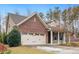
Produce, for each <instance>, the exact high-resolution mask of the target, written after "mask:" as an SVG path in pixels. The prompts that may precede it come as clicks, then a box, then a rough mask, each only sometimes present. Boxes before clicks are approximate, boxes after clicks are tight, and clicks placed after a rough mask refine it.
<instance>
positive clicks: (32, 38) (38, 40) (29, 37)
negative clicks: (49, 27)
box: [21, 34, 46, 45]
mask: <svg viewBox="0 0 79 59" xmlns="http://www.w3.org/2000/svg"><path fill="white" fill-rule="evenodd" d="M21 44H22V45H37V44H46V35H45V34H35V35H34V34H22V35H21Z"/></svg>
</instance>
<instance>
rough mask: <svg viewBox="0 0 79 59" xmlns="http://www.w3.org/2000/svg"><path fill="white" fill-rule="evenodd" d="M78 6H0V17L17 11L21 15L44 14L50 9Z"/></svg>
mask: <svg viewBox="0 0 79 59" xmlns="http://www.w3.org/2000/svg"><path fill="white" fill-rule="evenodd" d="M74 6H79V5H78V4H0V15H2V16H5V15H7V13H15V12H16V11H18V12H19V13H20V14H21V15H27V11H28V10H30V12H43V13H46V12H47V11H48V10H49V9H50V8H51V9H54V8H55V7H59V8H60V9H61V10H64V9H67V8H69V7H74Z"/></svg>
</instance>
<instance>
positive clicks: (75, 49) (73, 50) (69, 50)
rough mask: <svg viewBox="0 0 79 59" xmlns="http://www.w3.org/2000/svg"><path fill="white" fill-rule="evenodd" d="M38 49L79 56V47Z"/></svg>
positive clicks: (43, 47)
mask: <svg viewBox="0 0 79 59" xmlns="http://www.w3.org/2000/svg"><path fill="white" fill-rule="evenodd" d="M36 48H37V49H41V50H44V51H48V52H51V53H53V52H54V53H56V54H79V47H66V46H52V47H48V46H37V47H36Z"/></svg>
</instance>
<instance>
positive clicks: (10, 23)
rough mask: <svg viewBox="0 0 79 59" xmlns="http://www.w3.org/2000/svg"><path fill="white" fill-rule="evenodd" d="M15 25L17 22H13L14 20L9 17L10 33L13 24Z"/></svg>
mask: <svg viewBox="0 0 79 59" xmlns="http://www.w3.org/2000/svg"><path fill="white" fill-rule="evenodd" d="M14 25H15V23H14V22H13V20H12V19H11V18H10V17H9V22H8V30H7V31H8V33H9V32H10V31H11V30H12V28H13V26H14Z"/></svg>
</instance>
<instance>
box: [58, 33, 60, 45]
mask: <svg viewBox="0 0 79 59" xmlns="http://www.w3.org/2000/svg"><path fill="white" fill-rule="evenodd" d="M58 44H60V36H59V32H58Z"/></svg>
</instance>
